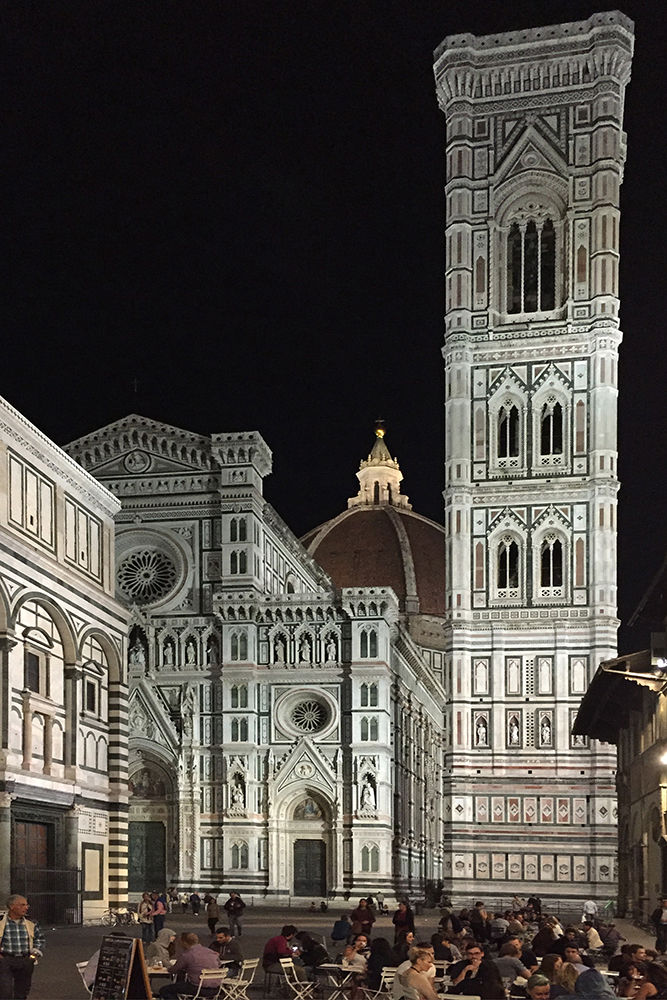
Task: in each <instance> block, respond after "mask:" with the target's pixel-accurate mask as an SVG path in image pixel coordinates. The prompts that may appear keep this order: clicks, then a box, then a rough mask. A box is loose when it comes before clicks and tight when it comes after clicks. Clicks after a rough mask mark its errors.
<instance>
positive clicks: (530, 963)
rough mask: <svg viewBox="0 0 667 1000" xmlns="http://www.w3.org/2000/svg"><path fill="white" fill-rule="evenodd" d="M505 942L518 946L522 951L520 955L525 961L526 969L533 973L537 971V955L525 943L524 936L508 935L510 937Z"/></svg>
mask: <svg viewBox="0 0 667 1000" xmlns="http://www.w3.org/2000/svg"><path fill="white" fill-rule="evenodd" d="M505 944H513V945H516V947H517V948H518V949H519V951H520V952H521V954H520V956H519V957H520V958H521V961H522V963H523V967H524V969H528V971H529V972H530V973H531V974H532V973H533V972H535V970H536V969H537V956H536V955H535V952H534V951H531V949H530V948H528V947H527V946H526V945H525V944H524V943H523V939H522V938H520V937H516V936H514V937H512V936H510V937H508V939H507V941H506V942H505Z"/></svg>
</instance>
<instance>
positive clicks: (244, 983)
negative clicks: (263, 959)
mask: <svg viewBox="0 0 667 1000" xmlns="http://www.w3.org/2000/svg"><path fill="white" fill-rule="evenodd" d="M258 965H259V959H258V958H247V959H246V960H245V962H241V971H240V972H239V974H238V976H236V977H235V978H234V979H225V980H223V982H222V983H221V986H220V993H219V996H220V997H224V998H225V1000H249V998H248V990H249V988H250V986H251V984H252V981H253V979H254V978H255V973H256V972H257V966H258Z"/></svg>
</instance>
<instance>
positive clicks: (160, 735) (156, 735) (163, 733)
mask: <svg viewBox="0 0 667 1000" xmlns="http://www.w3.org/2000/svg"><path fill="white" fill-rule="evenodd" d="M127 719H128V738H129V739H130V740H133V739H134V740H149V741H150V742H152V743H158V744H160V746H162V747H164V748H165V749H167V750H169V751H171V752H172V753H173V752H176V751H177V750H178V736H177V734H176V730H175V729H174V725H173V723H172V721H171V719H170V718H169V716H168V715H167V713H166V712H165V710H164V708H163V706H162V703H161V702H160V700H159V699H158V697H157V695H156V694H155V692H154V691H153V690H152V688H151V687H150V686H149V685H148V684H146V683H145V681H142V682H140V683H139V685H138V686H137V687H135V688H134V690H133V691H132V692H131V693H130V697H129V701H128V713H127Z"/></svg>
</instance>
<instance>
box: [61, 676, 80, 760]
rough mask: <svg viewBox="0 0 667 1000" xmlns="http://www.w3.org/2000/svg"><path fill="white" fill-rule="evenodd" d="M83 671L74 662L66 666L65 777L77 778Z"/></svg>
mask: <svg viewBox="0 0 667 1000" xmlns="http://www.w3.org/2000/svg"><path fill="white" fill-rule="evenodd" d="M81 677H82V671H81V670H80V669H79V668H78V667H77V666H76V665H75V664H73V663H70V664H67V666H66V667H65V713H66V716H67V726H66V728H65V777H66V778H72V779H75V778H76V767H77V763H78V743H79V682H80V680H81Z"/></svg>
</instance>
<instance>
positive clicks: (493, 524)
mask: <svg viewBox="0 0 667 1000" xmlns="http://www.w3.org/2000/svg"><path fill="white" fill-rule="evenodd" d="M527 517H528V512H527V511H526V508H525V507H515V508H512V507H503V508H502V510H501V509H499V508H497V507H496V508H494V509H492V510H490V511H489V530H490V531H493V530H494V529H495V528H500V527H502V528H511V527H516V528H519V529H520V530H521V531H524V530H525V528H526V524H527Z"/></svg>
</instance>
